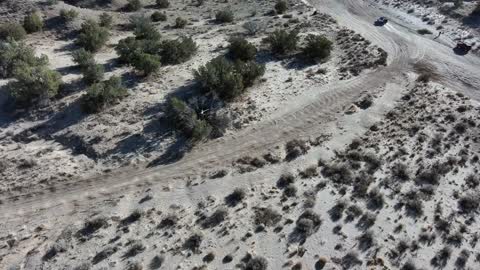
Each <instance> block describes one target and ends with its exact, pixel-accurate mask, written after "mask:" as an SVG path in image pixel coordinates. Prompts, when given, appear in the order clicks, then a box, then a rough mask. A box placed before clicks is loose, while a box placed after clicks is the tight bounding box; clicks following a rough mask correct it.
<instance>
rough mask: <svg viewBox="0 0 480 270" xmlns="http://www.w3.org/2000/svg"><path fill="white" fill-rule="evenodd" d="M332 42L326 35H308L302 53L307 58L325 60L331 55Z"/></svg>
mask: <svg viewBox="0 0 480 270" xmlns="http://www.w3.org/2000/svg"><path fill="white" fill-rule="evenodd" d="M331 51H332V42H331V41H330V40H328V39H327V38H326V37H324V36H320V35H308V36H307V37H306V44H305V47H303V48H302V54H303V56H304V57H305V58H306V59H311V60H323V59H326V58H327V57H329V56H330V52H331Z"/></svg>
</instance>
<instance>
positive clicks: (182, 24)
mask: <svg viewBox="0 0 480 270" xmlns="http://www.w3.org/2000/svg"><path fill="white" fill-rule="evenodd" d="M187 23H188V21H187V20H186V19H184V18H182V17H177V18H176V19H175V25H174V27H175V28H185V26H187Z"/></svg>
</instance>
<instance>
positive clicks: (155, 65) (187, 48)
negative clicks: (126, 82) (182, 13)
mask: <svg viewBox="0 0 480 270" xmlns="http://www.w3.org/2000/svg"><path fill="white" fill-rule="evenodd" d="M133 23H134V25H135V30H134V34H135V36H134V37H128V38H125V39H122V40H120V41H119V43H118V45H117V46H116V48H115V49H116V51H117V53H118V55H119V57H120V60H121V61H122V62H123V63H125V64H129V65H132V66H133V67H134V68H135V69H137V70H138V71H140V72H142V73H143V75H145V76H147V75H149V74H151V73H154V72H156V71H157V70H158V69H159V68H160V66H161V64H166V65H172V64H179V63H183V62H185V61H187V60H188V59H190V58H191V57H192V56H193V55H194V54H195V52H196V51H197V45H196V43H195V42H194V41H193V39H191V38H188V37H181V38H178V39H175V40H164V41H162V40H161V35H160V33H159V32H158V31H157V30H156V29H155V27H154V25H153V24H152V23H151V21H150V19H148V18H145V17H140V18H136V19H135V20H134V21H133Z"/></svg>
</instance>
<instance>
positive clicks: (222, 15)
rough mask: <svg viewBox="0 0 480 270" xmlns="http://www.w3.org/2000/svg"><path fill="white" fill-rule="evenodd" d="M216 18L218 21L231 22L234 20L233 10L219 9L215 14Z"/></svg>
mask: <svg viewBox="0 0 480 270" xmlns="http://www.w3.org/2000/svg"><path fill="white" fill-rule="evenodd" d="M215 20H216V21H217V22H218V23H230V22H233V20H234V15H233V11H231V10H230V9H224V10H219V11H217V13H216V14H215Z"/></svg>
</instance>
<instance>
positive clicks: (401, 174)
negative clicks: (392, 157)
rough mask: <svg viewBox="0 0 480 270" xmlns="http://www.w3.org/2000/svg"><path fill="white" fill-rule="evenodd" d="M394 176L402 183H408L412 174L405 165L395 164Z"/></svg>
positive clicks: (393, 168)
mask: <svg viewBox="0 0 480 270" xmlns="http://www.w3.org/2000/svg"><path fill="white" fill-rule="evenodd" d="M392 175H393V176H394V177H395V178H396V179H399V180H401V181H407V180H408V179H410V173H409V172H408V168H407V166H406V165H405V164H403V163H395V164H394V165H393V167H392Z"/></svg>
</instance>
